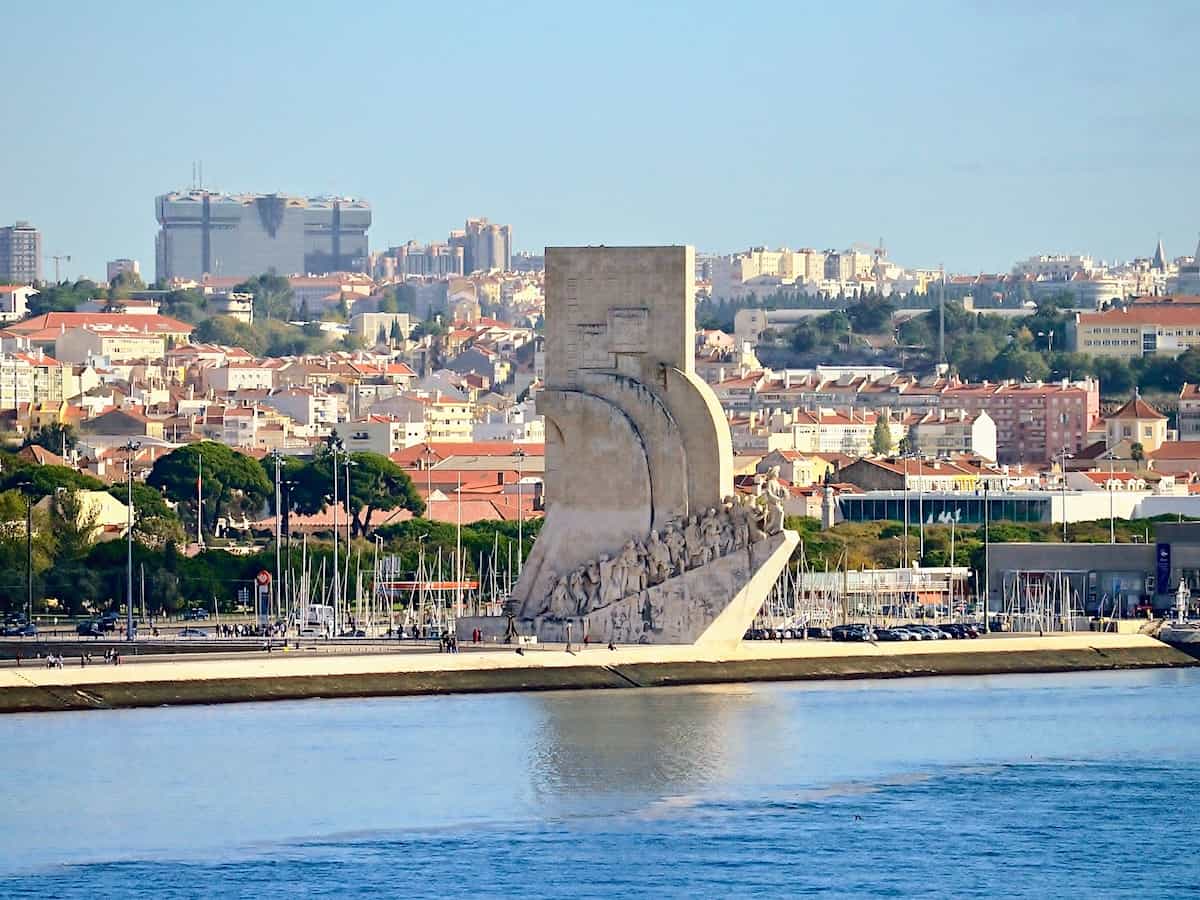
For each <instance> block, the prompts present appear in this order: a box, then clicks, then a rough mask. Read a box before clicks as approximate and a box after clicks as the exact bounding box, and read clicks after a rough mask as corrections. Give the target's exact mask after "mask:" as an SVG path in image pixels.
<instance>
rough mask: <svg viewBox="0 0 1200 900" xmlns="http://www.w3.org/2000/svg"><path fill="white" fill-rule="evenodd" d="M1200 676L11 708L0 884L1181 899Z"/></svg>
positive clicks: (1189, 850)
mask: <svg viewBox="0 0 1200 900" xmlns="http://www.w3.org/2000/svg"><path fill="white" fill-rule="evenodd" d="M1197 700H1200V671H1197V670H1172V671H1152V672H1151V671H1147V672H1122V673H1078V674H1070V675H1030V676H1024V675H1014V676H1002V677H981V678H927V679H913V680H902V681H857V682H846V683H822V684H756V685H735V686H720V687H694V688H678V689H661V690H618V691H594V692H577V693H565V692H564V693H547V694H498V695H491V696H463V697H426V698H380V699H370V700H337V701H323V700H312V701H303V702H294V703H263V704H246V705H236V706H214V707H182V708H175V709H151V710H130V711H115V712H93V713H63V714H44V715H22V716H8V717H3V718H0V760H2V761H3V767H4V773H5V789H4V806H3V810H4V811H3V813H2V814H0V896H2V897H22V896H36V897H63V898H74V897H88V898H93V900H94V898H107V897H131V896H137V897H154V898H171V897H181V898H182V897H204V896H222V897H225V896H229V897H247V898H263V897H293V896H306V895H311V896H322V897H357V896H364V897H365V896H370V897H374V898H378V897H453V896H464V895H466V896H472V897H517V896H521V897H525V896H528V897H574V896H578V897H603V898H614V897H615V898H621V900H624V898H629V897H663V896H668V897H670V896H679V897H684V896H687V897H721V898H730V897H751V896H753V897H763V896H793V895H798V894H807V893H821V894H822V895H826V896H841V895H845V896H889V897H890V896H906V897H907V896H927V897H969V896H977V897H1009V896H1011V897H1039V898H1040V897H1137V898H1147V897H1179V896H1181V895H1184V894H1186V893H1188V892H1194V891H1195V890H1196V886H1197V885H1198V884H1200V866H1198V865H1197V862H1196V856H1195V853H1194V850H1193V848H1194V844H1195V839H1196V834H1195V833H1196V830H1197V827H1198V826H1200V703H1198V702H1197ZM1176 855H1178V861H1175V860H1173V857H1175V856H1176Z"/></svg>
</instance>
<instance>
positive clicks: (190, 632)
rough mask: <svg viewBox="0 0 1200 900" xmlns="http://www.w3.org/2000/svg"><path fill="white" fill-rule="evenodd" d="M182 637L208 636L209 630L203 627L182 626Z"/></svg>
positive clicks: (180, 633) (180, 631)
mask: <svg viewBox="0 0 1200 900" xmlns="http://www.w3.org/2000/svg"><path fill="white" fill-rule="evenodd" d="M179 636H180V637H208V632H207V631H205V630H204V629H203V628H181V629H179Z"/></svg>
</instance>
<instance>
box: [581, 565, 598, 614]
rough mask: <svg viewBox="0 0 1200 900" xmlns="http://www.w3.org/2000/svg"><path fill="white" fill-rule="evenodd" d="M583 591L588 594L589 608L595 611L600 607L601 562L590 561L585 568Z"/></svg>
mask: <svg viewBox="0 0 1200 900" xmlns="http://www.w3.org/2000/svg"><path fill="white" fill-rule="evenodd" d="M583 575H584V579H583V589H584V591H585V592H586V593H587V608H588V610H589V611H590V610H593V609H595V608H596V607H597V606H599V605H600V562H599V561H598V560H595V559H589V560H588V561H587V563H586V564H585V565H584V567H583Z"/></svg>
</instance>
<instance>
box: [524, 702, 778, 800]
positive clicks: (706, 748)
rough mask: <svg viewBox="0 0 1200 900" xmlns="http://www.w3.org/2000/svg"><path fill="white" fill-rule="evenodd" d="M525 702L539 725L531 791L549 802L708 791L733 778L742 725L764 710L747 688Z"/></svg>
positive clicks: (532, 756)
mask: <svg viewBox="0 0 1200 900" xmlns="http://www.w3.org/2000/svg"><path fill="white" fill-rule="evenodd" d="M525 699H526V701H527V703H528V704H529V705H530V706H531V707H532V709H533V711H534V713H535V715H534V716H533V718H535V719H536V724H535V726H534V732H533V735H532V740H531V742H530V746H529V769H530V773H531V787H532V789H533V791H534V793H535V794H536V795H537V796H538V797H539V799H540V800H541V801H543V802H558V800H559V798H563V797H571V796H580V795H582V796H587V797H590V798H592V799H602V798H604V797H605V796H608V797H617V796H630V795H642V796H645V795H649V796H652V797H655V796H660V795H673V794H688V793H691V792H696V791H701V790H703V789H704V788H705V787H706V786H708V785H711V784H713V783H715V782H718V781H723V780H726V779H727V778H728V777H729V776H730V774H731V771H732V769H733V768H734V766H735V762H736V760H737V759H738V758H739V757H740V756H741V753H742V746H741V743H742V740H743V736H744V730H743V729H742V728H741V727H740V723H741V722H743V721H744V719H745V718H746V717H747V716H748V715H751V714H753V712H754V711H755V710H756V709H757V710H758V711H760V712H761V711H762V710H763V707H764V704H763V702H762V700H763V698H762V695H761V693H756V692H755V691H754V690H753V689H751V688H748V687H746V686H744V685H714V686H709V687H704V688H686V689H679V690H674V689H671V690H622V691H609V692H601V693H595V692H593V693H590V694H587V695H582V694H542V695H529V696H528V697H526V698H525Z"/></svg>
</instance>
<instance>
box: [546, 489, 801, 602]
mask: <svg viewBox="0 0 1200 900" xmlns="http://www.w3.org/2000/svg"><path fill="white" fill-rule="evenodd" d="M760 479H761V480H760V481H759V484H758V488H759V489H758V492H757V493H756V494H755V495H753V496H745V497H741V498H738V497H726V498H725V500H724V501H723V502H722V504H721V508H720V509H717V508H716V507H712V508H710V509H708V510H707V511H706V512H704V514H703V515H693V516H689V517H688V518H686V519H684V520H682V521H680V520H675V521H672V522H669V523H668V524H667V526H666V528H665V529H664V530H663V531H662V533H660V532H659V531H658V530H657V529H655V530H653V531H651V532H650V535H649V536H648V537H647V538H646V539H645V540H641V541H639V540H630V541H626V542H625V546H624V547H623V548H621V550H620V552H619V553H618V554H617V555H616V557H614V558H610V557H609V556H608V555H607V554H601V556H600V558H599V559H593V560H589V561H588V562H586V563H584V564H583V565H581V566H579V567H578V568H576V569H574V570H573V571H571V572H566V573H563V574H561V575H559V576H558V578H557V579H556V581H555V582H554V587H553V588H551V590H550V593H549V595H548V596H547V597H546V601H545V604H544V607H543V609H542V610H541V611H540V614H541V615H546V616H550V617H551V618H557V619H567V618H571V617H573V616H582V615H586V614H588V613H589V612H591V611H593V610H596V609H600V608H602V607H605V606H608V605H609V604H610V603H615V602H616V601H618V600H621V599H623V598H625V597H628V596H631V595H634V594H637V593H640V592H641V591H644V590H646V589H647V588H648V587H651V586H653V585H657V584H662V583H663V582H664V581H666V580H667V579H668V578H674V577H676V576H678V575H682V574H683V573H684V572H687V571H689V570H691V569H696V568H699V567H700V566H703V565H706V564H708V563H710V562H712V561H713V560H714V559H717V558H718V557H721V556H724V555H725V554H727V553H730V552H732V551H734V550H741V549H744V548H746V547H748V546H750V545H751V544H753V543H754V542H755V541H759V540H761V539H762V538H764V537H766V536H767V535H770V534H778V533H779V532H780V531H782V530H783V496H784V488H783V486H782V485H781V484H780V483H779V476H778V470H777V469H772V470H771V472H770V473H768V474H767V475H765V476H760Z"/></svg>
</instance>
